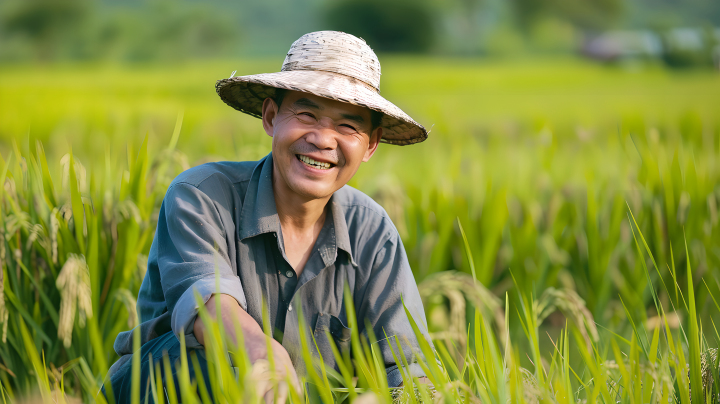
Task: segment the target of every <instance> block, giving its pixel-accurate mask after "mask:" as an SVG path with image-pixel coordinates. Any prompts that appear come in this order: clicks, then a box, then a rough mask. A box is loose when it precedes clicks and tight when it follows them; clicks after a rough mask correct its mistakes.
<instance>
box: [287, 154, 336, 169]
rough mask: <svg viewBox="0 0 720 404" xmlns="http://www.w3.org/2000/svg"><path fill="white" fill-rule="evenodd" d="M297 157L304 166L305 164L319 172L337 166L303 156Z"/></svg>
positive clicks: (297, 155) (298, 155)
mask: <svg viewBox="0 0 720 404" xmlns="http://www.w3.org/2000/svg"><path fill="white" fill-rule="evenodd" d="M295 157H296V158H297V159H298V160H300V161H301V162H302V163H303V164H305V165H306V166H308V167H311V168H315V169H319V170H329V169H331V168H333V167H335V164H332V163H329V162H325V161H318V160H315V159H313V158H311V157H308V156H305V155H302V154H296V155H295Z"/></svg>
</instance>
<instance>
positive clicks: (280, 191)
mask: <svg viewBox="0 0 720 404" xmlns="http://www.w3.org/2000/svg"><path fill="white" fill-rule="evenodd" d="M282 181H283V180H282V179H281V178H278V177H276V174H275V170H273V182H272V183H273V193H274V195H275V208H276V209H277V213H278V219H279V220H280V228H281V229H282V234H283V238H282V239H283V242H284V247H285V253H286V255H287V259H288V263H289V264H290V265H291V266H292V267H293V268H294V269H295V272H296V273H297V274H298V276H299V275H300V274H301V273H302V271H303V269H304V267H305V264H306V263H307V261H308V259H309V258H310V255H311V253H312V249H313V246H314V245H315V242H316V241H317V238H318V236H319V235H320V231H321V230H322V227H323V225H324V224H325V217H326V212H327V211H326V209H325V208H326V207H327V203H328V201H329V200H330V196H328V197H326V198H321V199H308V198H305V197H302V196H301V195H298V194H296V193H294V192H292V191H291V190H290V189H288V187H287V186H284V185H285V184H284V183H283V182H282Z"/></svg>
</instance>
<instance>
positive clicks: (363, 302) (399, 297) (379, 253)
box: [355, 219, 434, 387]
mask: <svg viewBox="0 0 720 404" xmlns="http://www.w3.org/2000/svg"><path fill="white" fill-rule="evenodd" d="M385 220H388V221H389V219H385ZM386 231H387V233H386V234H385V236H384V237H383V238H382V239H381V240H380V241H379V243H378V244H377V247H376V249H377V250H376V253H375V259H374V262H373V263H372V271H371V273H370V275H369V277H368V280H367V282H366V284H365V285H363V288H364V291H356V293H357V292H360V295H359V296H357V295H356V296H357V297H356V299H355V306H356V308H357V313H358V322H359V323H360V324H358V325H359V326H360V329H361V330H362V329H364V328H365V327H364V322H365V321H367V322H369V324H370V325H371V326H372V329H373V332H374V334H375V337H376V338H377V339H378V346H379V348H380V350H381V352H382V355H383V358H384V360H385V366H386V371H387V376H388V385H389V386H390V387H397V386H400V385H401V384H402V375H401V373H400V372H401V370H400V369H399V368H398V365H399V364H396V363H395V360H394V358H393V355H392V350H391V348H390V344H392V349H394V350H395V353H396V354H398V355H399V352H398V348H400V349H402V352H403V354H404V355H405V357H406V358H407V360H408V362H411V361H412V358H413V356H416V358H415V359H417V360H428V359H425V358H422V356H421V354H420V346H419V344H418V339H417V336H416V335H415V333H414V331H413V330H412V327H411V326H410V322H409V320H408V318H407V315H406V314H405V308H404V307H403V302H404V303H405V306H407V308H408V311H409V312H410V313H411V315H412V316H413V319H414V320H415V322H416V323H417V324H418V326H419V327H420V329H421V330H422V331H423V335H421V336H420V337H421V338H426V339H427V340H428V342H430V339H429V337H428V335H427V334H426V332H427V331H426V330H425V327H426V324H427V322H426V320H425V311H424V309H423V304H422V300H421V299H420V293H419V292H418V288H417V284H416V283H415V278H414V277H413V274H412V271H411V270H410V265H409V263H408V260H407V256H406V254H405V249H404V247H403V245H402V241H401V240H400V235H399V234H398V233H397V230H396V229H395V227H394V226H392V225H390V224H388V226H387V227H386ZM386 335H387V337H388V338H387V339H386V338H385V337H386ZM395 336H397V337H398V339H399V340H400V345H401V346H400V347H397V346H396V344H395ZM416 354H417V355H416ZM429 360H434V358H429ZM405 371H406V372H409V373H410V375H411V376H414V377H423V376H425V374H424V372H423V371H422V368H421V367H420V365H418V364H417V363H410V365H409V368H406V369H405Z"/></svg>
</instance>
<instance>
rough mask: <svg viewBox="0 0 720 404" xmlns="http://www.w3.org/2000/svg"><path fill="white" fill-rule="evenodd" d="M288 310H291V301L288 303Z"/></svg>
mask: <svg viewBox="0 0 720 404" xmlns="http://www.w3.org/2000/svg"><path fill="white" fill-rule="evenodd" d="M288 311H292V303H290V304H288Z"/></svg>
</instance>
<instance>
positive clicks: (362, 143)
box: [106, 31, 427, 402]
mask: <svg viewBox="0 0 720 404" xmlns="http://www.w3.org/2000/svg"><path fill="white" fill-rule="evenodd" d="M379 81H380V63H379V62H378V60H377V57H376V56H375V54H374V53H373V51H372V50H371V49H370V47H368V46H367V44H365V42H364V41H363V40H361V39H359V38H356V37H354V36H352V35H349V34H345V33H341V32H334V31H321V32H314V33H310V34H306V35H304V36H302V37H301V38H300V39H298V40H297V41H296V42H295V43H293V45H292V47H291V48H290V51H289V52H288V54H287V57H286V59H285V62H284V63H283V66H282V71H281V72H278V73H269V74H258V75H252V76H241V77H231V78H230V79H225V80H220V81H218V82H217V84H216V90H217V93H218V94H219V95H220V98H221V99H222V100H223V101H224V102H225V103H227V104H228V105H230V106H232V107H233V108H235V109H237V110H239V111H242V112H245V113H248V114H250V115H253V116H257V117H261V118H262V124H263V128H264V129H265V132H266V133H267V134H268V136H270V137H272V152H271V153H270V154H269V155H267V156H266V157H265V158H263V159H262V160H260V161H258V162H223V163H210V164H204V165H202V166H199V167H195V168H193V169H190V170H188V171H186V172H184V173H182V174H180V175H179V176H178V177H177V178H176V179H175V180H174V181H173V183H172V184H171V186H170V188H169V189H168V191H167V194H166V195H165V199H164V200H163V205H162V208H161V211H160V216H159V219H158V227H157V231H156V233H155V238H154V240H153V243H152V247H151V249H150V255H149V260H148V270H147V273H146V275H145V279H144V281H143V284H142V287H141V288H140V294H139V296H138V304H137V307H138V312H139V316H140V320H141V325H140V326H139V327H140V333H141V337H142V341H141V342H142V352H141V353H140V354H141V355H142V358H141V365H142V366H141V369H142V370H141V379H142V380H145V379H146V378H147V375H148V371H149V369H148V365H147V364H148V357H149V354H152V356H153V358H159V357H160V356H161V355H162V354H163V352H164V351H167V352H168V354H169V356H170V359H171V363H172V362H173V361H174V358H177V357H178V356H179V354H180V347H179V342H178V338H179V337H180V335H184V337H185V341H186V344H187V347H188V348H189V349H202V348H203V346H204V344H205V327H206V325H205V324H204V323H203V321H202V320H201V319H199V317H198V315H197V313H198V307H197V304H196V300H195V293H196V292H197V293H199V294H200V296H201V297H202V300H203V301H204V302H205V305H206V307H207V309H208V311H209V313H210V314H211V315H216V314H218V313H216V307H217V302H218V300H219V302H220V311H221V313H220V314H221V318H222V320H223V322H224V323H225V329H226V330H229V337H230V338H235V335H234V331H233V330H234V324H235V323H236V322H237V323H239V324H240V326H241V328H242V332H243V337H244V342H245V349H246V351H247V353H248V356H249V358H250V361H251V362H256V361H259V360H262V359H265V358H267V357H268V351H267V347H268V344H267V343H266V342H267V341H266V337H265V335H264V333H263V331H262V327H261V325H262V323H263V300H265V301H266V304H267V306H266V307H267V310H268V313H267V316H268V318H269V321H270V324H269V326H270V328H271V329H272V330H273V337H274V339H273V340H272V341H271V343H270V347H271V348H270V349H271V350H272V351H273V352H272V353H273V355H274V357H275V360H276V362H277V364H276V367H277V368H278V370H279V371H281V372H283V371H284V372H287V375H289V376H290V378H291V380H293V384H294V386H293V387H295V388H297V387H298V384H297V383H298V382H297V374H296V369H298V370H300V369H302V366H301V365H302V364H301V363H300V362H301V360H300V357H301V356H300V352H299V347H300V339H299V323H298V317H297V315H296V313H297V310H298V309H300V308H302V315H303V316H304V318H305V322H306V323H307V324H308V325H309V326H310V327H311V328H312V330H310V331H311V332H314V334H313V335H314V336H315V338H316V339H317V344H318V349H319V350H320V353H321V354H322V358H323V360H324V361H325V363H326V365H328V366H330V367H335V366H336V363H335V359H334V357H333V355H332V352H331V348H330V342H329V341H328V339H327V338H328V337H327V333H326V332H325V331H329V332H330V334H331V335H332V338H333V339H334V342H335V343H336V344H337V345H338V346H340V347H341V348H342V347H346V346H347V345H348V340H349V336H350V327H357V328H358V331H359V332H360V333H362V334H364V335H368V332H367V331H368V330H366V324H369V325H370V326H371V327H372V331H373V332H374V335H376V336H378V337H377V338H379V341H377V342H376V343H377V344H378V347H379V348H380V350H381V352H382V355H383V359H384V362H385V366H386V370H387V376H388V384H389V385H390V386H398V385H400V384H401V383H402V378H401V373H400V370H399V369H398V367H397V364H396V363H395V361H394V359H393V356H392V353H391V349H390V346H389V341H388V340H387V339H385V338H384V335H385V334H387V335H388V336H393V335H397V336H398V337H400V339H401V341H409V342H410V344H409V346H407V345H406V346H403V347H402V349H403V350H404V353H405V355H406V357H407V358H411V357H412V356H413V353H414V352H418V345H417V340H416V338H415V336H414V333H413V331H412V329H411V327H410V323H409V321H408V319H407V316H406V314H405V311H404V309H403V301H404V302H405V305H406V306H407V308H408V309H409V310H410V312H411V313H412V314H413V316H414V317H415V320H416V321H417V322H418V323H419V324H424V323H425V318H424V311H423V307H422V302H421V300H420V296H419V293H418V290H417V286H416V284H415V281H414V279H413V275H412V272H411V270H410V267H409V265H408V262H407V257H406V255H405V251H404V249H403V245H402V242H401V240H400V237H399V235H398V232H397V230H396V229H395V227H394V226H393V224H392V223H391V221H390V219H389V218H388V216H387V214H386V213H385V211H384V210H383V209H382V208H381V207H380V206H379V205H378V204H376V203H375V202H374V201H373V200H372V199H370V198H369V197H368V196H366V195H364V194H362V193H361V192H359V191H357V190H355V189H353V188H350V187H349V186H347V185H346V184H347V182H348V181H349V180H350V179H351V178H352V177H353V175H354V174H355V173H356V172H357V170H358V168H359V166H360V164H361V163H362V162H367V161H368V160H370V158H371V157H372V156H373V154H374V153H375V152H376V151H377V148H378V145H379V143H380V142H384V143H390V144H398V145H404V144H412V143H417V142H421V141H423V140H425V139H426V138H427V132H426V130H425V128H423V127H422V126H421V125H420V124H418V123H416V122H415V121H414V120H412V119H411V118H410V117H409V116H407V115H406V114H405V113H403V112H402V111H401V110H400V109H399V108H397V107H396V106H395V105H393V104H391V103H390V102H389V101H387V100H385V99H384V98H383V97H381V96H380V94H379ZM216 272H219V278H220V282H219V290H218V289H217V288H216ZM346 284H347V285H348V286H349V288H350V291H351V293H352V298H353V303H354V307H355V310H356V312H357V318H358V323H357V324H348V321H347V315H346V310H345V304H344V300H343V289H344V286H345V285H346ZM401 298H402V300H401ZM371 342H373V341H371ZM115 350H116V352H117V353H118V354H119V355H121V359H120V360H119V361H118V362H117V363H116V364H115V365H113V368H112V369H111V372H110V374H111V376H110V381H111V383H112V387H113V391H114V395H115V397H116V399H117V401H118V402H125V401H128V400H129V391H130V389H129V386H130V382H129V380H130V374H131V372H130V371H129V369H130V367H131V365H130V364H131V360H130V358H131V357H132V354H133V350H132V331H126V332H124V333H121V334H120V335H119V336H118V338H117V340H116V341H115ZM173 357H174V358H173ZM199 357H200V359H201V360H202V355H199ZM201 368H202V369H200V371H202V373H203V374H204V375H205V377H207V369H206V364H201ZM408 370H409V371H410V372H411V374H412V375H413V376H419V377H421V376H423V373H422V370H421V369H420V367H419V366H418V365H417V364H411V365H410V369H408ZM106 384H107V383H106ZM141 395H144V388H141ZM266 398H267V399H268V400H269V399H270V396H266ZM143 399H144V398H143Z"/></svg>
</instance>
